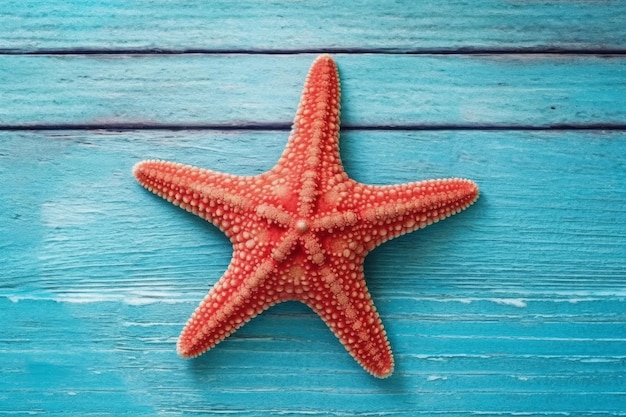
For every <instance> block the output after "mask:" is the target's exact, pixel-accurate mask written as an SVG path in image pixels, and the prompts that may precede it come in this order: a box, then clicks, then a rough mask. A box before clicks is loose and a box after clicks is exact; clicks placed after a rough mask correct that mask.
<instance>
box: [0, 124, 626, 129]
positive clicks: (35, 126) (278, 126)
mask: <svg viewBox="0 0 626 417" xmlns="http://www.w3.org/2000/svg"><path fill="white" fill-rule="evenodd" d="M291 126H292V125H291V123H243V124H237V125H231V124H201V123H199V124H169V123H165V124H143V123H107V124H27V125H0V131H46V130H55V131H58V130H111V131H127V130H166V131H167V130H170V131H180V130H207V131H210V130H218V131H244V130H253V131H273V130H274V131H289V130H291ZM341 130H342V131H582V130H600V131H601V130H604V131H607V130H610V131H622V130H623V131H626V123H591V124H584V125H577V124H553V125H537V126H525V125H473V124H465V125H464V124H450V125H420V124H404V125H344V126H342V127H341Z"/></svg>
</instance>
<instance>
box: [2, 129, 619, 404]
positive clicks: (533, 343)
mask: <svg viewBox="0 0 626 417" xmlns="http://www.w3.org/2000/svg"><path fill="white" fill-rule="evenodd" d="M285 141H286V135H285V134H284V133H283V132H228V133H219V132H175V133H172V132H145V131H136V132H122V133H114V132H104V131H102V132H63V133H62V134H60V133H58V132H54V133H46V132H39V133H25V132H23V133H17V132H7V133H3V134H1V136H0V144H1V146H2V148H1V149H0V155H2V159H0V162H1V164H0V166H2V167H20V169H19V170H8V169H6V168H5V169H3V171H2V173H1V174H2V177H3V179H4V181H5V182H6V183H11V184H14V187H12V188H11V190H10V191H9V190H7V189H4V190H3V194H4V195H3V198H2V199H1V200H0V201H1V203H0V204H1V205H2V206H1V207H0V212H1V213H2V221H0V227H1V228H2V229H1V230H0V233H2V235H3V236H7V238H5V239H4V242H3V246H2V253H3V259H4V265H5V268H6V269H5V272H4V274H3V276H4V279H3V285H2V287H1V291H2V293H1V295H2V297H1V298H0V299H1V300H2V304H3V305H2V311H3V312H4V313H3V314H5V315H6V316H5V317H6V319H5V320H6V322H7V323H11V325H10V326H8V328H6V329H5V332H4V335H3V337H2V339H0V352H2V358H3V359H2V361H3V369H4V370H5V375H9V376H10V377H9V378H8V379H7V378H4V379H3V382H0V397H2V398H1V399H3V400H4V401H2V402H1V404H2V405H0V410H2V411H3V412H5V413H15V412H17V413H19V412H26V411H35V412H43V413H46V414H49V415H56V414H59V415H60V414H61V413H70V414H72V413H76V414H88V413H93V414H95V415H116V414H119V413H120V412H123V411H125V410H133V411H134V412H136V413H144V414H145V415H150V414H155V413H156V414H164V415H167V414H169V413H175V414H176V413H182V414H185V415H187V414H189V415H195V414H215V415H217V414H220V413H222V412H237V413H241V414H243V415H265V414H267V415H271V414H274V413H277V412H280V413H283V414H286V415H303V414H306V415H308V414H309V413H311V414H314V415H315V414H320V415H326V414H338V415H341V414H343V413H355V412H362V413H374V414H376V413H388V414H389V415H406V416H409V415H419V414H423V415H431V414H432V413H443V414H445V415H459V416H460V415H465V414H466V413H469V412H470V411H471V412H473V413H475V412H479V413H484V414H486V415H499V414H511V413H514V412H519V411H523V412H525V413H529V414H531V415H532V414H537V415H539V414H542V415H556V414H561V413H568V414H570V415H587V414H588V413H590V412H597V413H598V414H599V415H618V413H620V412H621V406H622V405H623V388H624V385H623V384H624V381H623V375H622V370H623V366H624V364H625V362H626V356H624V350H623V346H624V342H626V332H625V328H624V325H623V324H624V320H625V319H626V317H625V315H624V312H625V311H626V309H625V306H624V296H625V293H624V266H623V259H624V258H625V256H626V249H625V245H623V243H624V234H625V233H624V230H626V227H625V226H626V216H624V204H625V202H626V192H625V190H624V187H623V186H622V185H623V184H624V180H625V179H626V178H625V176H626V175H625V174H624V170H623V166H624V162H625V155H626V147H625V144H626V141H625V140H624V134H623V133H621V132H616V133H603V132H587V133H582V132H569V133H564V132H552V133H548V132H363V131H353V132H348V133H346V134H344V135H343V139H342V156H343V159H344V163H345V165H346V169H347V170H348V172H349V173H350V175H352V176H353V177H355V178H356V179H357V180H359V181H363V182H368V183H377V184H386V183H393V182H405V181H410V180H414V179H422V178H431V177H442V176H457V175H464V176H467V177H470V178H473V179H475V180H476V181H477V182H478V183H479V185H480V186H481V189H482V193H483V195H482V197H481V200H480V201H479V202H478V203H477V204H476V205H475V206H474V207H472V208H471V209H470V210H468V211H467V212H464V213H463V214H461V215H459V216H456V217H455V218H452V219H448V220H446V221H445V222H442V223H440V224H437V225H433V226H431V227H429V228H427V229H425V230H423V231H420V232H417V233H415V234H412V235H407V236H405V237H403V238H401V239H397V240H395V241H392V242H389V243H387V244H385V245H383V246H382V247H380V248H378V249H376V250H375V251H374V253H372V254H371V255H370V256H369V257H368V260H367V263H366V275H367V279H368V283H369V286H370V289H371V291H372V294H373V297H374V298H375V300H376V303H377V306H378V308H379V310H380V312H381V315H382V318H383V320H384V322H385V324H386V327H387V330H388V332H389V337H390V340H391V343H392V346H393V348H394V351H395V354H396V362H397V371H396V373H395V374H394V376H393V377H392V378H390V379H389V380H384V381H377V380H374V379H372V378H371V377H370V376H368V375H367V374H365V373H364V372H362V370H361V369H360V368H359V367H358V365H356V364H355V363H353V361H352V359H351V358H350V357H349V356H348V355H347V354H346V353H345V351H344V349H343V348H342V347H341V346H340V345H339V344H338V343H337V341H336V340H335V339H334V337H333V336H332V334H331V333H330V332H329V331H328V330H327V329H326V328H325V326H324V324H323V323H322V322H321V320H319V319H318V318H317V317H316V316H315V315H314V314H313V313H312V312H310V311H309V310H308V309H307V308H306V307H304V306H301V305H299V304H294V303H288V304H284V305H280V306H277V307H274V308H273V309H271V310H270V311H268V312H266V313H264V314H263V315H262V316H260V317H258V318H256V319H255V320H253V321H252V322H251V323H249V324H247V325H246V326H244V327H243V328H242V329H241V330H240V331H239V332H238V333H236V334H235V335H234V336H232V337H231V338H229V339H228V340H227V341H225V342H224V343H222V344H221V345H219V346H218V347H217V348H215V349H214V350H213V351H211V352H209V353H208V354H206V355H204V356H203V357H201V358H199V359H198V360H194V361H183V360H181V359H179V358H178V357H177V356H176V354H175V350H174V344H175V339H176V337H177V335H178V332H179V331H180V328H181V327H182V325H183V323H184V321H185V320H186V318H187V316H188V314H189V313H190V312H191V311H192V310H193V309H194V308H195V305H196V303H197V302H198V301H199V300H200V299H201V298H202V296H203V294H204V293H205V292H206V290H207V288H208V287H209V286H210V285H211V284H212V283H214V282H215V281H216V280H217V279H218V278H219V276H220V275H221V273H222V272H223V270H224V269H225V267H226V265H227V263H228V260H229V256H230V248H229V245H228V242H227V241H226V239H225V238H224V237H223V236H222V235H221V233H220V232H219V231H217V230H216V229H215V228H214V227H212V226H211V225H209V224H208V223H206V222H203V221H201V220H199V219H197V218H195V217H194V216H192V215H189V214H187V213H185V212H183V211H181V210H180V209H177V208H175V207H173V206H170V205H168V204H166V203H164V202H163V201H161V200H160V199H158V198H155V197H154V196H152V195H150V194H149V193H147V192H144V191H143V190H142V189H141V188H140V187H139V186H138V185H136V184H135V183H134V182H133V181H132V179H131V178H130V176H129V172H130V168H131V167H132V165H133V164H134V163H135V162H136V161H138V160H139V159H142V158H152V157H160V158H167V159H173V160H177V161H181V162H186V163H193V164H197V165H201V166H206V167H211V168H214V169H218V170H223V171H228V172H235V173H238V174H243V175H247V174H256V173H259V172H262V171H264V170H266V169H268V168H269V167H270V166H271V165H272V164H273V161H275V160H276V159H277V157H278V155H279V154H280V152H281V150H282V147H283V146H284V143H285ZM564 167H569V168H568V169H564ZM24 387H28V388H29V389H26V390H25V389H24ZM44 393H45V394H44ZM599 404H601V406H599Z"/></svg>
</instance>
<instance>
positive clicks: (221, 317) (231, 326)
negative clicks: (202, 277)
mask: <svg viewBox="0 0 626 417" xmlns="http://www.w3.org/2000/svg"><path fill="white" fill-rule="evenodd" d="M240 259H243V258H242V257H233V260H232V262H231V264H230V266H229V267H228V269H227V270H226V272H225V273H224V275H223V276H222V278H220V280H219V281H218V282H217V283H216V284H215V285H214V286H213V288H211V290H210V291H209V293H208V294H207V295H206V297H205V298H204V299H203V300H202V302H201V303H200V305H199V306H198V307H197V308H196V310H195V312H194V313H193V314H192V316H191V317H190V318H189V320H188V321H187V324H186V325H185V327H184V328H183V330H182V332H181V334H180V337H179V338H178V344H177V351H178V354H179V355H180V356H182V357H184V358H193V357H196V356H198V355H201V354H202V353H204V352H206V351H207V350H209V349H211V348H213V347H214V346H215V345H216V344H218V343H219V342H221V341H222V340H224V339H225V338H226V337H228V336H229V335H230V334H232V333H234V332H235V330H237V329H238V328H239V327H241V326H243V325H244V324H245V323H247V322H248V321H249V320H250V319H252V318H253V317H255V316H257V315H258V314H259V313H261V312H262V311H264V310H266V309H267V308H269V307H271V306H272V305H273V304H275V303H276V302H277V301H278V300H276V299H274V298H272V297H270V296H268V295H266V294H265V293H264V289H265V285H266V280H267V279H268V278H269V277H270V275H271V272H272V269H273V267H274V266H273V264H272V262H271V261H265V262H261V263H260V264H259V265H258V266H257V267H256V269H254V270H250V268H249V266H247V264H246V262H245V261H244V260H240Z"/></svg>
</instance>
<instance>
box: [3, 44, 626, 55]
mask: <svg viewBox="0 0 626 417" xmlns="http://www.w3.org/2000/svg"><path fill="white" fill-rule="evenodd" d="M322 53H330V54H345V55H362V54H370V55H600V56H623V55H626V48H559V47H550V46H540V47H526V48H473V47H467V48H415V49H402V48H311V49H211V48H181V49H176V48H112V49H107V48H70V49H63V48H55V49H45V48H44V49H33V50H30V49H10V48H4V49H0V55H304V54H322Z"/></svg>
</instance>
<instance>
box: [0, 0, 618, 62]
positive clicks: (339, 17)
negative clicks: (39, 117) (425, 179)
mask: <svg viewBox="0 0 626 417" xmlns="http://www.w3.org/2000/svg"><path fill="white" fill-rule="evenodd" d="M624 15H626V3H624V2H622V1H602V2H598V1H575V2H563V1H541V2H537V1H532V2H529V1H505V0H483V1H480V2H467V1H464V0H451V1H446V2H440V1H410V0H404V1H394V2H380V1H375V0H360V1H357V2H331V1H325V0H315V1H307V2H293V1H291V2H263V3H262V7H259V3H258V2H256V1H253V0H246V1H237V2H236V3H234V2H231V1H227V0H219V1H210V2H181V1H160V2H152V1H150V2H125V1H121V0H101V1H97V2H87V3H86V2H84V1H81V0H70V1H65V2H63V4H57V3H53V2H41V1H38V0H25V1H16V0H8V1H3V3H2V8H1V10H0V50H2V51H5V52H33V51H35V52H36V51H41V50H46V49H48V50H49V49H54V50H76V49H92V50H111V49H138V50H146V49H153V50H187V49H204V50H217V51H224V50H239V51H251V50H252V51H255V50H292V51H301V50H310V49H323V50H328V49H352V50H354V49H356V50H385V51H397V52H406V51H423V50H459V49H464V48H465V49H473V50H476V49H479V50H480V49H483V50H484V49H497V50H502V49H524V48H534V49H539V50H546V49H552V48H560V49H576V50H610V49H620V50H623V48H624V39H625V38H626V32H625V30H626V29H625V27H624V24H623V16H624Z"/></svg>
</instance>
